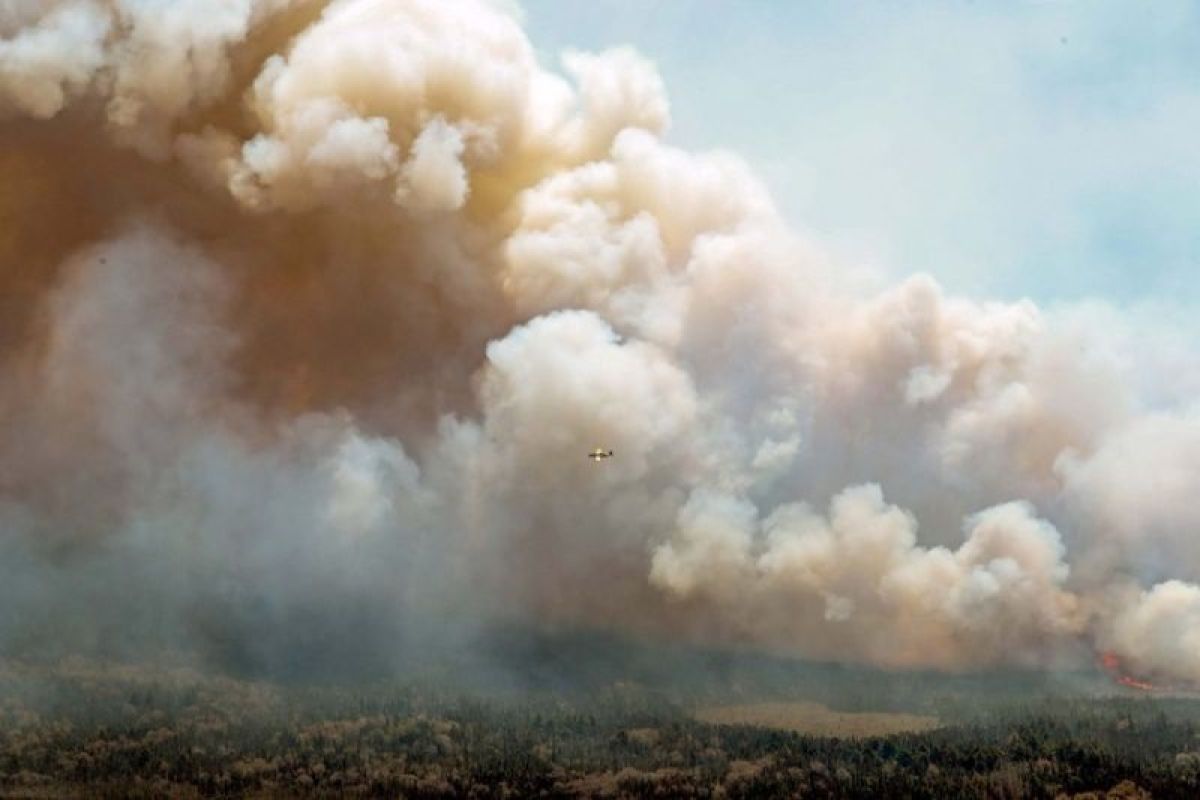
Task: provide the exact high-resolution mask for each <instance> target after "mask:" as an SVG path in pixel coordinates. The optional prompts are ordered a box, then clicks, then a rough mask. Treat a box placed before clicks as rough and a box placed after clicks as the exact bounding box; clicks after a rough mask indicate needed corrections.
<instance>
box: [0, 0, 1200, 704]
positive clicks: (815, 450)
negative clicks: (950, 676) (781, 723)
mask: <svg viewBox="0 0 1200 800" xmlns="http://www.w3.org/2000/svg"><path fill="white" fill-rule="evenodd" d="M562 66H563V72H562V73H559V72H556V71H554V69H553V68H552V65H543V64H539V63H538V62H537V60H536V58H535V56H534V54H533V50H532V48H531V46H530V44H529V42H528V41H527V40H526V38H525V37H524V35H523V33H522V31H521V29H520V26H519V24H518V23H517V22H516V21H515V20H514V19H513V18H511V17H510V16H508V15H507V14H506V13H505V12H504V11H502V10H497V8H495V7H493V6H490V5H487V4H483V3H478V2H444V0H437V1H436V2H435V1H434V0H427V1H426V2H419V1H418V0H339V1H337V2H329V3H325V2H317V1H315V0H295V1H294V2H287V1H286V0H261V1H260V2H252V1H251V0H237V1H236V2H226V3H212V2H203V1H202V0H178V1H177V2H172V3H170V4H166V5H162V4H157V5H155V4H150V5H148V4H144V3H137V2H132V1H131V0H62V1H61V2H54V1H53V0H45V1H44V2H38V1H37V0H32V1H30V2H23V1H22V0H18V1H17V2H15V3H13V2H10V3H7V4H3V5H0V221H2V222H0V429H2V430H3V431H4V434H3V437H2V438H0V653H3V654H4V655H7V656H10V657H18V656H19V657H26V656H28V657H39V658H40V657H46V656H51V657H53V656H57V655H61V654H64V653H88V654H95V655H100V656H104V657H116V658H126V657H129V658H136V657H138V656H139V655H141V654H145V653H153V652H181V653H188V654H191V656H192V657H194V658H196V659H198V660H199V662H200V663H202V664H208V665H215V666H218V667H221V668H224V669H232V670H235V671H239V672H247V673H255V674H270V675H284V676H287V675H293V674H302V673H304V672H306V671H309V670H311V671H314V672H317V673H322V674H324V673H329V674H337V673H339V672H341V671H345V672H346V673H348V674H353V673H355V672H357V671H366V672H372V671H374V672H379V673H386V672H388V671H389V670H394V669H397V668H403V667H404V666H405V665H407V664H411V663H412V662H413V660H414V659H418V658H420V657H423V655H422V654H429V653H434V654H436V653H455V652H464V651H470V650H471V648H472V647H479V646H480V645H479V643H480V642H486V641H488V637H489V636H492V634H491V633H490V631H493V630H509V629H514V628H515V629H520V630H527V631H533V632H535V634H536V633H537V632H542V631H550V632H553V631H572V630H583V631H600V632H606V633H607V634H609V635H617V636H621V637H631V638H634V639H638V638H643V639H649V640H652V641H658V642H664V643H667V644H668V645H679V646H684V645H697V646H715V647H736V648H746V649H750V650H754V651H760V652H766V653H773V654H778V655H785V656H797V657H804V658H812V659H818V660H823V661H829V662H840V663H848V664H863V665H874V666H884V667H895V668H912V669H934V670H952V671H978V670H988V669H994V668H1004V667H1020V668H1026V669H1075V668H1080V667H1082V666H1085V665H1088V664H1090V663H1092V662H1093V661H1094V659H1095V657H1096V653H1098V652H1100V651H1105V652H1111V653H1113V654H1115V657H1116V658H1118V659H1119V660H1120V663H1121V664H1122V665H1123V667H1124V668H1125V669H1126V670H1128V671H1130V672H1131V673H1134V674H1136V675H1139V676H1141V677H1144V678H1148V679H1166V680H1170V681H1179V682H1191V681H1197V680H1200V638H1198V637H1200V585H1198V584H1197V581H1200V544H1198V541H1200V540H1197V539H1196V538H1195V537H1194V536H1193V535H1192V534H1193V533H1194V531H1195V530H1196V528H1197V525H1198V524H1200V512H1198V511H1197V505H1196V504H1195V502H1194V498H1195V495H1196V492H1197V489H1200V419H1198V418H1197V415H1196V410H1195V407H1194V405H1193V404H1192V399H1191V398H1190V396H1189V394H1188V390H1187V387H1186V386H1182V387H1181V386H1180V385H1179V381H1178V380H1177V379H1178V375H1179V373H1178V371H1177V368H1176V364H1175V363H1173V362H1172V361H1171V358H1170V357H1169V356H1170V351H1169V350H1166V349H1164V348H1162V347H1160V346H1159V343H1158V342H1157V341H1156V340H1154V339H1153V337H1151V336H1150V335H1149V334H1148V333H1143V332H1141V331H1140V329H1139V328H1138V326H1137V323H1136V321H1135V320H1133V319H1131V318H1126V317H1123V316H1122V315H1121V314H1120V313H1119V312H1114V311H1102V310H1098V309H1097V307H1096V306H1094V305H1081V306H1079V307H1077V308H1067V309H1058V310H1055V311H1053V312H1046V311H1043V310H1039V309H1038V308H1037V307H1035V306H1034V305H1033V304H1031V303H1028V302H1022V303H1015V304H1005V303H994V302H981V301H977V300H971V299H967V298H960V297H953V296H949V295H947V294H946V293H945V292H943V291H942V290H941V289H940V288H939V287H938V286H937V284H936V283H935V282H934V281H932V280H931V279H929V278H926V277H920V276H918V277H914V278H912V279H910V280H907V281H905V282H903V283H901V284H900V285H898V286H891V287H888V286H876V287H871V288H864V287H863V286H862V282H861V281H859V280H857V279H855V280H851V279H850V278H849V277H847V274H848V271H847V270H846V269H844V268H843V267H841V266H839V265H838V264H835V263H832V262H831V261H830V260H829V259H828V258H826V257H825V256H824V255H823V254H822V253H821V251H820V249H819V247H817V246H816V245H814V244H812V243H808V242H805V241H803V240H801V239H799V238H798V237H796V236H795V235H793V234H791V233H789V232H788V230H787V229H786V227H785V226H784V225H783V223H782V222H781V221H780V219H779V217H778V215H777V213H776V212H775V210H774V208H773V206H772V203H771V200H770V198H769V197H768V196H767V194H766V193H765V192H764V190H763V189H762V188H761V186H760V185H759V183H758V182H757V181H756V179H755V178H754V177H753V176H752V175H750V174H749V173H748V171H747V170H746V168H745V167H744V166H743V165H742V163H741V162H740V161H739V160H738V159H737V158H736V157H734V156H731V155H727V154H702V155H697V154H692V153H687V152H682V151H680V150H677V149H674V148H672V147H670V146H668V145H666V144H664V143H663V140H662V135H663V133H664V132H665V130H666V128H667V125H668V117H669V115H668V104H667V100H666V95H665V92H664V88H663V86H662V84H661V82H660V80H659V78H658V76H657V74H656V72H655V69H654V67H653V65H652V64H650V63H648V62H647V61H645V60H644V59H642V58H641V57H639V56H637V55H636V54H634V53H632V52H629V51H624V50H618V51H612V52H606V53H601V54H581V53H576V54H571V55H569V56H567V57H566V58H565V59H564V62H563V65H562ZM746 124H753V121H752V120H747V121H746ZM595 446H603V447H605V448H612V449H613V450H614V451H615V453H616V456H615V457H614V458H613V459H609V460H607V461H604V462H601V463H599V464H595V463H592V462H590V461H589V460H588V459H587V458H586V453H587V452H588V451H589V450H590V449H592V448H593V447H595ZM484 649H485V650H486V648H484Z"/></svg>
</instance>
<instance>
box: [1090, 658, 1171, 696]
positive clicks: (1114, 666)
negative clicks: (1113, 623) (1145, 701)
mask: <svg viewBox="0 0 1200 800" xmlns="http://www.w3.org/2000/svg"><path fill="white" fill-rule="evenodd" d="M1100 666H1102V667H1104V671H1105V672H1107V673H1108V674H1109V675H1111V676H1112V679H1113V680H1115V681H1116V682H1117V683H1119V684H1121V685H1122V686H1127V687H1129V688H1130V689H1139V690H1141V691H1143V692H1150V691H1154V690H1155V689H1157V688H1158V687H1157V686H1155V685H1154V684H1153V683H1149V682H1147V681H1141V680H1138V679H1137V678H1134V677H1133V676H1131V675H1126V674H1125V672H1124V671H1123V670H1122V669H1121V659H1119V658H1117V656H1116V654H1115V653H1101V654H1100Z"/></svg>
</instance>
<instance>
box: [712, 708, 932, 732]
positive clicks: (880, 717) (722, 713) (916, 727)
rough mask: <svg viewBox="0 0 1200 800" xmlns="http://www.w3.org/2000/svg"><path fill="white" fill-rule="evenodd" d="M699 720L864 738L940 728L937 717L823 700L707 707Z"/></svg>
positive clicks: (720, 723) (719, 723) (718, 723)
mask: <svg viewBox="0 0 1200 800" xmlns="http://www.w3.org/2000/svg"><path fill="white" fill-rule="evenodd" d="M694 716H695V717H696V719H698V720H700V721H701V722H708V723H712V724H715V725H758V726H761V727H764V728H777V729H779V730H786V731H795V732H796V733H803V734H808V735H810V736H838V737H843V738H865V737H869V736H888V735H890V734H893V733H920V732H922V731H929V730H933V729H934V728H937V727H938V726H939V725H940V723H939V722H938V718H937V717H926V716H920V715H918V714H890V713H846V712H842V711H833V710H831V709H829V708H826V707H825V706H823V705H821V704H820V703H807V702H805V703H748V704H745V705H732V706H707V707H704V708H700V709H698V710H697V711H696V713H695V715H694Z"/></svg>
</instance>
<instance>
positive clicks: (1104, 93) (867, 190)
mask: <svg viewBox="0 0 1200 800" xmlns="http://www.w3.org/2000/svg"><path fill="white" fill-rule="evenodd" d="M520 5H521V7H522V9H523V14H524V19H525V26H526V29H527V30H528V31H529V35H530V37H531V38H532V40H533V42H534V45H535V46H536V47H537V48H538V50H539V52H540V53H541V54H542V57H543V60H544V62H545V63H546V64H548V65H552V64H555V63H556V59H557V54H558V53H559V52H560V51H562V50H564V49H567V48H578V49H587V50H595V49H601V48H604V47H610V46H615V45H621V44H629V45H632V46H634V47H635V48H636V49H637V50H639V51H640V52H642V53H643V54H645V55H646V56H648V57H650V58H651V59H652V60H654V61H655V62H656V63H657V64H658V67H659V70H660V71H661V73H662V74H663V77H664V80H665V82H666V84H667V87H668V91H669V92H670V96H671V107H672V118H673V125H672V129H671V132H670V134H669V137H668V138H669V139H670V140H671V141H673V142H675V143H677V144H680V145H683V146H686V147H688V148H695V149H710V148H724V149H730V150H734V151H736V152H738V153H739V154H740V155H742V156H743V157H744V158H746V159H747V160H748V161H749V162H750V163H751V164H752V165H753V166H754V168H755V171H756V172H757V173H758V174H759V175H760V177H762V178H763V180H764V181H765V182H766V183H767V185H768V186H769V187H770V188H771V190H772V192H773V193H774V195H775V197H776V199H777V201H778V202H779V205H780V206H781V208H782V209H783V210H784V213H785V214H786V216H787V217H788V218H789V220H791V221H792V222H793V223H794V225H795V226H796V227H797V228H800V229H802V230H808V231H811V232H813V233H815V234H816V235H817V236H819V237H820V238H821V239H822V240H824V241H825V242H826V243H827V244H828V245H829V246H830V247H832V248H833V249H834V250H835V251H837V252H840V253H841V254H843V255H844V256H845V257H847V258H849V259H851V260H854V261H856V262H869V263H872V264H875V265H877V266H880V267H883V268H885V269H886V270H888V271H889V272H891V273H895V274H897V275H900V274H906V273H909V272H913V271H917V270H923V271H927V272H930V273H932V274H934V275H936V276H937V277H938V278H939V279H940V280H941V281H943V282H944V283H945V284H946V285H948V286H950V287H952V288H954V289H955V290H958V291H963V292H967V293H970V294H973V295H977V296H990V297H1003V298H1016V297H1021V296H1029V297H1032V298H1034V299H1036V300H1039V301H1042V302H1050V303H1052V304H1053V303H1057V302H1062V301H1070V300H1073V299H1076V298H1082V297H1094V298H1100V299H1104V300H1108V301H1111V302H1113V303H1115V304H1117V305H1136V304H1144V303H1147V302H1150V303H1154V302H1159V301H1163V300H1169V301H1171V302H1175V303H1178V302H1180V301H1182V302H1185V303H1188V304H1191V303H1194V302H1195V301H1196V300H1200V285H1198V282H1197V281H1196V279H1195V276H1196V275H1197V274H1200V140H1198V136H1197V135H1198V133H1200V2H1194V1H1193V0H1189V1H1188V2H1183V1H1182V0H1153V2H1150V0H1145V2H1135V0H1128V2H1115V1H1113V2H1110V1H1108V0H1008V1H1007V2H984V1H983V0H976V2H967V1H966V0H961V1H960V2H927V3H901V2H895V3H891V2H888V3H885V2H865V1H864V2H832V0H831V1H830V2H819V3H818V2H799V1H797V2H791V0H780V1H779V2H768V1H767V0H740V1H739V2H732V0H724V1H719V0H591V1H590V2H586V3H585V2H582V1H580V2H576V1H575V0H520Z"/></svg>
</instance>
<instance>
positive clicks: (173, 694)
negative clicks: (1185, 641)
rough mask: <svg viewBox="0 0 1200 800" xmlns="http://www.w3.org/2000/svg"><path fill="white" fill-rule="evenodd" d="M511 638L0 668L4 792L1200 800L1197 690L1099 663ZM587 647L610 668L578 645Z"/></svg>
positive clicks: (50, 662)
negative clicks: (1010, 664)
mask: <svg viewBox="0 0 1200 800" xmlns="http://www.w3.org/2000/svg"><path fill="white" fill-rule="evenodd" d="M507 645H508V646H507V648H495V649H493V650H491V651H490V658H489V660H487V662H486V664H487V668H486V669H485V668H484V663H485V661H484V659H482V657H480V659H479V663H477V664H472V665H467V666H463V665H462V662H460V663H459V664H458V665H456V666H453V667H451V666H449V665H447V667H446V668H445V669H442V670H432V671H428V672H425V673H424V674H421V675H417V674H413V675H408V676H405V677H402V678H396V677H391V678H379V679H375V680H362V681H358V682H354V683H346V682H341V683H336V682H328V681H325V682H313V681H306V682H296V681H291V682H287V683H283V682H278V681H274V680H266V679H260V678H256V677H254V676H245V675H243V676H230V675H216V674H212V673H210V672H203V671H200V670H197V669H194V668H191V667H188V666H186V665H182V664H180V663H175V664H171V663H169V662H164V663H157V664H154V665H148V664H142V665H130V664H118V663H111V662H102V661H99V660H91V659H89V660H85V659H78V658H66V659H62V658H59V659H53V660H42V661H40V662H37V663H33V662H29V661H16V660H9V661H5V662H0V796H4V797H60V796H61V797H66V796H72V797H74V796H111V797H127V796H145V797H201V796H209V797H242V796H249V797H292V796H298V795H311V796H330V797H332V796H388V797H397V796H404V797H458V796H478V797H499V796H530V795H532V796H559V797H561V796H609V797H616V796H625V797H639V796H704V797H762V796H767V797H770V796H789V797H791V796H801V797H862V798H867V797H872V798H875V797H947V796H953V797H1014V798H1015V797H1048V798H1054V797H1061V796H1067V797H1071V796H1078V795H1082V796H1089V795H1086V794H1084V793H1086V792H1101V794H1099V795H1092V796H1101V797H1102V796H1114V797H1116V796H1121V797H1144V796H1147V795H1145V794H1144V792H1145V791H1152V792H1153V796H1154V797H1195V796H1196V793H1197V792H1200V702H1198V701H1196V700H1194V699H1191V698H1185V697H1159V696H1154V695H1150V694H1148V693H1144V692H1138V691H1136V690H1133V689H1128V688H1125V687H1120V686H1113V685H1111V684H1110V683H1109V682H1108V680H1107V678H1106V677H1105V676H1103V675H1092V676H1087V675H1074V676H1065V675H1057V676H1046V675H1036V674H1033V675H1011V674H1010V675H999V674H996V675H986V676H972V677H958V678H947V677H945V676H940V675H934V674H911V673H909V674H893V673H882V672H870V671H866V670H854V669H850V668H845V667H834V666H827V665H817V664H801V663H794V662H787V661H784V660H772V659H766V658H756V657H752V656H746V655H731V654H720V653H688V652H685V651H680V650H676V651H657V650H654V649H644V648H639V647H638V646H632V645H628V644H623V643H621V642H614V641H605V640H601V641H599V642H596V641H589V640H585V639H583V638H579V639H574V640H572V639H569V638H568V639H558V640H547V639H538V638H536V637H534V638H530V639H526V640H510V641H508V643H507ZM551 645H556V646H553V647H552V646H551ZM595 646H603V647H604V650H605V652H607V653H608V656H609V658H608V659H607V660H605V659H591V660H589V659H587V658H584V657H583V656H582V653H583V652H584V651H586V650H588V649H589V648H591V647H595ZM535 653H542V655H541V656H540V657H538V656H535V655H534V654H535ZM550 653H554V654H557V658H549V657H547V656H548V654H550ZM654 654H657V657H651V656H653V655H654ZM620 674H624V675H625V676H626V679H618V678H617V677H615V676H618V675H620ZM671 675H674V679H673V680H671V679H669V678H670V676H671ZM1110 791H1116V792H1117V794H1112V795H1109V794H1108V793H1109V792H1110Z"/></svg>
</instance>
